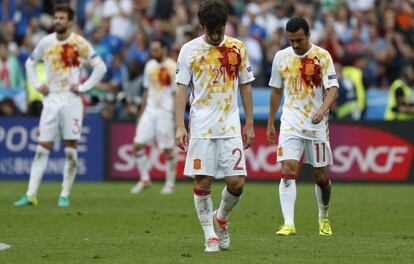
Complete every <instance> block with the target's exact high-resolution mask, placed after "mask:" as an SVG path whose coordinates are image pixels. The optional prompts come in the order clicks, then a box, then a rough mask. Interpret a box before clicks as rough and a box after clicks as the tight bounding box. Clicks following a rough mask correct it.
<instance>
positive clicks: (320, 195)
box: [315, 180, 331, 220]
mask: <svg viewBox="0 0 414 264" xmlns="http://www.w3.org/2000/svg"><path fill="white" fill-rule="evenodd" d="M321 186H322V187H321ZM315 194H316V200H317V201H318V208H319V215H318V216H319V220H321V219H324V218H327V217H328V209H329V204H330V201H331V181H329V180H328V182H327V183H325V184H318V183H317V184H315Z"/></svg>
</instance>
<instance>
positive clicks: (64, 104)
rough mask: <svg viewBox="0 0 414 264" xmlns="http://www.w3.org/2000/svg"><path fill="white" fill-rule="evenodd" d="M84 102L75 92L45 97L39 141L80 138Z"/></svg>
mask: <svg viewBox="0 0 414 264" xmlns="http://www.w3.org/2000/svg"><path fill="white" fill-rule="evenodd" d="M82 122H83V103H82V99H81V98H80V97H79V96H77V95H74V94H72V95H71V94H58V93H56V94H54V93H52V94H49V95H47V96H46V97H45V98H44V99H43V110H42V114H41V116H40V123H39V141H41V142H52V141H55V140H56V139H58V138H59V136H61V137H62V138H63V140H79V139H80V137H81V132H82Z"/></svg>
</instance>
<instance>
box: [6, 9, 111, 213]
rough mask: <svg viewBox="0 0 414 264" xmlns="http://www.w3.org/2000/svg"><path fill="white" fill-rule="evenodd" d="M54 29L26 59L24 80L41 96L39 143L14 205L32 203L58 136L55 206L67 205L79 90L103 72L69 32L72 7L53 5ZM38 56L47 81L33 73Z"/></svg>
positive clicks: (74, 163)
mask: <svg viewBox="0 0 414 264" xmlns="http://www.w3.org/2000/svg"><path fill="white" fill-rule="evenodd" d="M53 14H54V17H53V24H54V29H55V32H54V33H52V34H49V35H47V36H45V37H43V38H42V39H41V40H40V42H39V43H38V44H37V45H36V47H35V49H34V51H33V53H32V55H31V56H30V58H29V59H28V60H27V61H26V70H27V75H28V78H29V80H30V81H31V82H32V84H33V85H34V87H36V88H37V89H38V90H39V91H40V92H42V93H43V94H44V95H46V96H45V98H44V99H43V111H42V114H41V117H40V124H39V132H40V133H39V142H38V145H37V148H36V155H35V157H34V160H33V163H32V167H31V170H30V180H29V186H28V190H27V192H26V195H23V197H22V198H21V199H20V200H19V201H17V202H15V203H14V206H26V205H36V204H37V198H36V196H37V190H38V188H39V185H40V182H41V181H42V177H43V173H44V170H45V169H46V165H47V161H48V157H49V152H50V150H51V149H52V146H53V142H54V141H55V139H56V138H57V137H58V136H59V135H60V136H62V138H63V140H64V146H65V165H64V169H63V182H62V191H61V193H60V197H59V201H58V205H59V206H60V207H68V206H69V205H70V202H69V194H70V189H71V187H72V185H73V182H74V180H75V176H76V170H77V160H78V158H77V143H78V140H79V139H80V136H81V131H82V121H83V104H82V100H81V97H80V96H79V93H82V92H86V91H88V90H89V89H91V88H92V87H93V86H94V85H95V84H96V83H97V82H98V81H100V80H101V79H102V77H103V75H104V74H105V72H106V66H105V64H104V63H103V61H102V60H101V59H100V57H99V56H98V55H96V53H95V52H94V50H93V49H92V46H91V45H90V44H89V42H87V41H86V40H85V39H84V38H83V37H82V36H80V35H78V34H76V33H74V32H72V31H71V27H72V24H73V20H74V18H75V12H74V11H73V10H72V9H71V8H70V7H69V6H68V5H65V4H59V5H56V6H55V8H54V11H53ZM39 61H43V62H44V63H45V69H46V83H44V84H42V83H40V81H39V80H38V78H37V74H36V63H37V62H39ZM87 63H88V64H90V65H91V66H92V67H93V71H92V74H91V75H90V77H89V79H88V80H86V82H84V83H82V84H81V83H80V74H81V69H82V67H83V66H85V64H87Z"/></svg>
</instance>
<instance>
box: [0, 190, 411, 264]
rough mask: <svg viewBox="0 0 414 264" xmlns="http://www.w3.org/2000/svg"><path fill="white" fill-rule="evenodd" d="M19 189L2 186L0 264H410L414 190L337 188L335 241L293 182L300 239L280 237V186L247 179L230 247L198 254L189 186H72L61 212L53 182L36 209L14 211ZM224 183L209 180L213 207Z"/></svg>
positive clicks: (307, 193)
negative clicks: (137, 189)
mask: <svg viewBox="0 0 414 264" xmlns="http://www.w3.org/2000/svg"><path fill="white" fill-rule="evenodd" d="M26 184H27V183H26V182H0V243H6V244H9V245H11V248H9V249H7V250H4V251H0V263H2V264H5V263H13V264H14V263H242V264H247V263H283V264H285V263H335V264H337V263H414V185H410V184H406V185H402V184H390V185H386V184H339V183H338V184H334V185H333V200H332V206H331V210H330V219H331V222H332V226H333V230H334V235H333V236H332V237H320V236H319V235H318V227H317V207H316V201H315V195H314V187H313V185H312V184H309V183H303V182H302V183H301V182H298V190H297V193H298V195H297V201H296V216H295V222H296V229H297V234H296V235H295V236H291V237H279V236H276V235H275V231H276V230H277V228H278V226H279V225H280V224H281V223H282V217H281V213H280V207H279V197H278V191H277V190H278V183H277V182H262V183H253V182H248V183H247V185H246V188H245V192H244V194H243V197H242V200H241V201H240V203H239V205H238V206H237V208H236V209H235V211H234V212H233V213H232V215H231V217H230V222H231V226H230V234H231V238H232V245H231V249H230V250H228V251H223V252H220V253H210V254H206V253H204V252H203V250H204V247H203V235H202V230H201V227H200V226H199V224H198V220H197V217H196V214H195V210H194V206H193V197H192V184H191V183H190V182H184V183H179V184H178V186H177V190H176V193H174V194H172V195H168V196H162V195H160V194H159V191H160V189H161V187H162V185H161V183H156V184H153V185H152V187H151V188H150V189H148V190H146V191H145V192H143V193H141V194H139V195H132V194H130V193H129V189H130V188H131V187H132V185H133V183H80V182H77V183H75V186H74V188H73V192H72V197H71V198H72V199H71V201H72V206H71V207H70V208H67V209H62V208H58V207H57V205H56V203H57V198H58V195H59V191H60V183H55V182H53V183H50V182H45V183H43V184H42V185H41V187H40V190H39V197H38V198H39V205H38V206H37V207H28V208H13V207H12V203H13V202H14V201H15V200H17V199H18V198H19V197H20V195H21V194H23V193H24V191H25V189H26ZM223 186H224V184H223V182H215V183H214V186H213V192H212V195H213V200H214V205H215V207H217V206H218V203H219V198H220V194H221V190H222V188H223Z"/></svg>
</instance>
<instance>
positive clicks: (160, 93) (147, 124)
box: [131, 39, 176, 194]
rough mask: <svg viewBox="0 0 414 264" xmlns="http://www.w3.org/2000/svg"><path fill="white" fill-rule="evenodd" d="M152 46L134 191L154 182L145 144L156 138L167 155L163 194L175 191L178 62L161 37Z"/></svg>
mask: <svg viewBox="0 0 414 264" xmlns="http://www.w3.org/2000/svg"><path fill="white" fill-rule="evenodd" d="M150 47H151V56H152V58H153V59H152V60H150V61H148V62H147V64H146V65H145V69H144V93H143V96H142V105H141V109H140V112H139V114H138V124H137V129H136V134H135V138H134V144H135V156H136V163H137V167H138V171H139V172H140V180H139V181H138V183H137V184H136V185H135V186H134V187H133V188H132V189H131V192H132V193H135V194H137V193H139V192H141V191H142V190H143V188H145V187H148V186H149V185H150V184H151V179H150V175H149V172H148V170H149V168H148V158H147V155H146V154H145V149H144V147H145V145H148V144H153V143H155V141H156V142H157V143H158V147H159V148H161V149H163V150H164V153H165V156H166V176H165V185H164V187H163V189H162V190H161V194H170V193H172V192H173V191H174V185H175V174H176V172H175V167H176V166H175V161H174V155H173V154H174V153H173V147H174V114H173V111H174V95H175V83H174V78H175V68H176V63H175V61H174V60H173V59H171V58H169V57H168V54H167V52H168V51H167V49H168V47H167V45H166V43H165V41H163V40H162V39H154V40H152V41H151V45H150Z"/></svg>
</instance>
